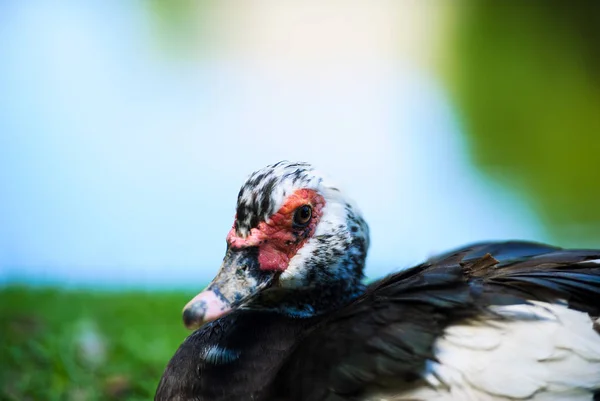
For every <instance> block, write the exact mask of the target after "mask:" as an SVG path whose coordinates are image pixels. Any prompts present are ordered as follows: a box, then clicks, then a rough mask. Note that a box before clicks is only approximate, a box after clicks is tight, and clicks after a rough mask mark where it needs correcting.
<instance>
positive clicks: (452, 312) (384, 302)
mask: <svg viewBox="0 0 600 401" xmlns="http://www.w3.org/2000/svg"><path fill="white" fill-rule="evenodd" d="M539 302H543V305H549V306H550V305H554V304H556V303H560V302H563V305H565V306H564V309H568V310H569V311H571V312H573V311H575V310H576V311H578V312H576V314H577V315H583V313H587V314H590V316H595V317H597V316H598V315H599V314H600V250H565V249H561V248H556V247H551V246H547V245H543V244H537V243H530V242H519V241H509V242H493V243H480V244H474V245H471V246H468V247H465V248H461V249H457V250H454V251H451V252H447V253H445V254H443V255H439V256H436V257H433V258H431V259H430V260H428V261H427V262H425V263H423V264H421V265H419V266H416V267H414V268H412V269H409V270H405V271H401V272H399V273H396V274H393V275H391V276H388V277H386V278H384V279H382V280H380V281H378V282H375V283H373V284H371V285H370V286H369V287H368V289H367V291H366V293H365V294H364V295H363V296H361V297H360V298H358V299H357V300H356V301H355V302H353V303H352V304H351V305H349V306H347V307H346V308H344V309H342V310H340V311H338V312H336V313H335V314H333V315H331V316H330V317H328V318H327V319H325V320H324V321H323V322H322V323H321V324H320V325H319V326H318V327H317V328H315V329H314V330H313V331H312V332H310V333H309V334H308V335H307V336H306V337H305V338H304V339H303V340H302V341H301V342H300V343H299V345H298V347H297V349H296V350H295V352H294V353H293V354H292V355H291V357H290V358H289V359H288V362H287V365H286V366H285V368H284V369H283V371H282V372H281V375H280V379H279V380H278V382H279V385H280V391H281V394H282V396H281V399H287V400H315V401H316V400H319V401H320V400H363V399H370V398H368V394H372V393H373V392H374V391H375V392H377V391H384V390H383V389H386V388H390V385H392V387H393V391H394V394H400V395H399V396H398V397H401V394H402V393H403V392H406V394H408V395H407V396H406V397H408V398H391V397H388V399H394V400H395V399H398V400H400V399H414V400H418V399H429V398H428V397H430V396H432V394H433V393H427V394H426V395H423V397H424V398H419V396H418V395H415V394H421V393H422V394H425V393H423V392H422V391H421V393H419V391H420V390H419V388H422V387H423V386H425V387H428V388H429V390H431V388H432V387H435V386H440V387H441V388H442V390H440V391H449V392H451V391H453V390H451V389H449V387H451V386H452V383H451V381H452V378H451V377H450V376H448V375H449V373H448V372H447V371H444V370H443V369H441V368H444V369H446V368H447V369H446V370H448V369H450V368H448V365H449V362H448V361H440V349H439V348H440V346H441V345H440V344H442V343H443V341H445V338H446V337H448V336H449V334H448V333H449V332H451V331H452V329H453V328H455V327H458V328H460V327H463V326H464V327H467V328H466V329H465V331H463V332H461V331H458V332H456V333H458V335H459V338H458V339H457V341H458V342H459V343H460V342H461V341H463V340H464V341H466V340H467V338H466V336H467V335H468V333H475V332H476V330H475V329H474V327H475V326H477V327H479V326H481V327H483V328H482V330H488V331H490V326H489V325H488V322H489V324H492V323H491V322H494V321H495V322H499V323H500V326H498V328H497V330H495V331H494V332H493V333H491V334H490V335H489V336H487V334H486V336H487V337H486V338H487V339H489V340H490V341H492V340H493V341H495V342H496V343H497V344H496V343H494V344H496V345H497V346H494V347H492V345H493V344H492V345H489V344H488V345H489V347H492V348H493V349H492V348H490V349H488V350H487V351H486V349H485V347H486V346H488V345H485V346H484V345H481V344H479V343H480V342H485V341H483V340H484V338H483V337H482V335H481V334H477V335H474V337H473V338H472V339H471V340H472V341H473V342H474V343H475V344H462V345H459V346H456V347H455V348H458V349H461V347H462V348H465V349H466V348H469V347H471V348H473V347H475V348H477V346H479V345H480V346H481V347H483V348H481V349H480V350H479V351H480V352H479V353H477V354H476V355H475V357H479V358H481V359H485V358H487V357H490V356H491V355H492V353H494V352H495V354H494V355H499V356H501V357H502V352H504V353H505V354H506V351H502V349H503V348H501V347H500V346H499V344H500V343H501V342H502V341H504V342H505V343H506V341H507V340H506V339H505V338H508V337H506V335H504V334H502V333H504V331H506V330H508V329H506V327H508V326H506V327H504V326H502V327H501V325H502V324H504V323H506V322H508V321H513V320H514V321H517V320H518V322H519V324H520V325H519V326H518V330H521V331H523V332H524V333H525V335H526V336H529V337H532V336H538V335H541V336H544V335H546V337H544V338H550V337H549V336H548V335H549V334H550V333H539V332H538V330H540V328H541V327H542V326H539V325H535V322H536V321H538V320H539V319H541V318H540V316H542V315H543V312H542V311H541V309H544V308H545V307H542V308H540V307H539V305H540V303H539ZM515 306H516V307H518V308H521V309H517V310H516V312H517V313H516V315H515V314H514V313H513V315H511V314H510V313H509V314H506V313H505V312H506V310H510V308H513V312H515V310H514V307H515ZM526 307H536V308H538V309H535V310H533V312H531V314H530V315H527V316H525V314H523V313H522V312H523V310H524V309H523V308H526ZM502 308H505V309H502ZM506 308H508V309H506ZM557 310H558V309H557ZM498 311H502V313H499V312H498ZM561 311H562V310H561ZM565 313H566V312H565ZM532 316H533V317H532ZM565 316H566V315H565ZM569 316H571V315H569ZM528 319H532V321H529V320H528ZM585 319H588V320H587V322H588V323H589V330H588V329H585V328H584V329H581V330H588V331H589V332H592V334H591V336H592V337H593V338H592V340H591V341H592V343H591V345H590V346H589V347H588V348H590V349H588V350H587V351H586V352H588V351H589V352H588V354H589V355H592V357H590V358H592V359H591V362H590V365H589V366H588V365H585V364H582V365H581V369H583V371H584V372H587V370H585V369H588V370H589V371H590V372H592V370H590V369H596V370H593V372H592V373H593V375H595V376H593V375H592V376H593V377H592V378H591V379H590V380H591V381H590V380H588V381H587V382H585V383H579V382H578V383H574V384H569V385H570V386H571V387H572V388H575V387H577V386H588V389H589V388H591V387H594V386H597V387H600V336H597V335H596V334H597V333H594V332H593V330H592V325H593V322H592V320H591V319H589V317H588V316H587V315H586V316H585ZM585 319H584V320H582V322H583V323H582V324H583V325H585V324H586V323H585V322H586V320H585ZM481 322H484V323H481ZM523 322H524V323H523ZM578 322H579V321H578ZM482 324H483V326H482ZM558 326H559V323H554V326H552V327H553V329H552V330H554V329H556V328H557V327H558ZM544 327H550V326H544ZM582 327H583V326H582ZM510 329H511V330H512V329H513V327H512V326H511V327H510ZM560 329H561V330H563V331H565V330H567V332H568V330H572V331H575V334H574V335H575V336H577V335H578V333H577V332H576V331H577V330H579V329H580V327H579V326H577V327H576V325H575V324H573V327H572V328H568V327H565V324H563V323H560ZM502 330H504V331H502ZM515 330H517V326H515ZM455 331H456V330H455ZM482 332H483V331H482ZM589 332H586V335H587V336H588V337H586V338H588V339H589V336H590V334H589ZM456 333H455V334H456ZM511 333H512V331H511ZM519 333H521V332H519ZM503 335H504V337H503ZM520 335H522V333H521V334H520ZM460 336H462V337H460ZM509 337H510V336H509ZM503 338H504V339H503ZM464 341H463V342H464ZM586 344H587V343H586ZM549 346H550V347H554V348H558V347H559V346H558V345H556V346H554V345H552V344H550V345H549ZM450 348H451V347H450ZM450 348H449V349H450ZM455 348H452V350H454V349H455ZM554 348H553V349H554ZM595 353H597V356H598V359H597V360H596V359H593V358H595V356H596V354H595ZM588 354H585V352H584V356H585V355H588ZM569 355H570V354H569ZM443 356H444V355H443ZM504 356H506V355H504ZM475 357H473V356H468V358H475ZM510 357H511V358H512V357H515V358H518V357H519V355H516V356H515V355H510ZM523 358H524V360H526V362H527V363H529V364H532V366H533V365H535V364H537V365H539V364H541V363H543V362H542V361H540V360H538V356H536V355H533V356H529V355H527V356H525V354H524V356H523ZM527 358H529V359H527ZM459 359H460V358H459ZM462 359H464V358H462ZM580 359H581V358H580ZM465 363H466V364H467V365H465V366H463V367H461V366H462V365H461V366H459V367H458V368H456V369H455V370H456V371H457V372H458V373H457V374H458V375H459V376H460V375H461V374H463V373H464V374H466V373H468V372H469V368H470V366H469V365H468V364H469V363H471V362H470V361H469V360H468V359H467V361H466V362H465ZM527 363H524V364H523V366H524V368H523V369H525V367H526V366H529V365H527ZM474 364H475V360H473V363H472V365H474ZM568 365H569V366H571V369H574V368H576V367H575V365H574V364H573V362H569V364H568ZM431 366H438V367H440V366H441V368H439V369H437V370H436V369H433V368H431ZM557 366H558V365H557ZM453 368H454V366H453ZM530 368H531V369H534V367H531V366H530ZM461 369H462V370H461ZM492 370H493V369H492ZM492 370H490V371H492ZM544 371H548V367H547V366H544ZM550 372H551V371H550ZM574 372H575V371H574ZM431 374H433V375H436V374H437V376H438V377H437V379H435V380H433V379H431V378H429V379H427V378H426V376H427V375H431ZM444 374H445V375H446V376H444ZM526 374H527V372H525V375H526ZM560 374H562V373H561V372H557V373H556V375H560ZM573 374H574V375H575V374H577V372H575V373H573ZM521 376H523V375H521ZM472 377H478V376H476V375H475V374H473V375H472ZM432 380H433V381H435V383H436V384H435V385H432V384H431V383H432V382H433V381H432ZM457 380H458V379H457ZM465 380H467V379H466V378H465ZM481 380H484V379H481ZM486 380H488V379H486ZM565 380H566V379H565ZM488 381H490V380H488ZM492 382H493V380H492ZM494 383H495V382H494ZM494 383H492V384H489V383H480V384H481V386H480V387H482V388H483V389H484V390H485V391H484V393H485V395H486V396H490V394H492V395H493V394H494V391H496V392H497V394H496V395H498V394H499V395H502V396H506V398H503V399H511V398H510V396H511V395H514V394H512V393H511V392H510V391H511V390H509V389H507V390H504V389H502V388H500V389H496V390H494V388H493V387H494V385H495V384H494ZM459 384H460V385H461V386H462V385H464V383H462V384H461V383H459ZM569 385H567V384H565V388H567V387H568V389H571V387H569ZM486 386H487V387H486ZM544 386H546V387H548V385H547V383H546V382H543V380H542V379H540V380H539V382H538V383H536V386H532V387H531V389H530V388H529V387H527V386H524V385H521V387H520V390H519V389H518V390H515V391H513V393H515V392H516V393H518V392H519V391H525V390H527V391H529V390H531V391H532V394H533V393H535V392H536V391H538V390H539V389H540V388H542V387H544ZM415 389H416V390H415ZM429 390H428V391H429ZM480 390H481V389H480ZM415 391H416V392H415ZM431 391H434V390H431ZM435 391H438V390H435ZM477 391H479V390H477ZM481 391H483V390H481ZM565 391H566V390H565ZM589 391H593V389H591V390H589ZM386 394H387V393H386ZM435 394H438V393H435ZM469 394H471V395H472V394H476V396H477V397H478V398H476V399H483V398H482V397H483V395H482V394H483V393H481V394H479V393H469ZM519 394H520V393H519ZM519 394H517V395H519ZM569 394H570V393H569ZM589 394H591V393H589ZM465 395H467V393H465ZM465 395H463V397H464V396H465ZM515 397H516V396H515ZM588 398H591V397H590V396H588ZM444 399H453V398H444ZM458 399H461V398H458ZM462 399H466V398H462ZM490 399H493V398H490ZM515 399H517V398H515ZM573 399H575V398H573Z"/></svg>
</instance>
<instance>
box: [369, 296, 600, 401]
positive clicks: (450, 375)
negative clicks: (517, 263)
mask: <svg viewBox="0 0 600 401" xmlns="http://www.w3.org/2000/svg"><path fill="white" fill-rule="evenodd" d="M493 311H494V312H495V313H497V314H500V315H502V316H504V317H507V318H508V319H507V320H500V321H498V320H495V321H491V320H481V319H480V320H471V321H466V322H464V323H462V324H459V325H453V326H451V327H449V328H448V329H447V330H446V331H445V333H444V335H443V336H442V337H441V338H440V339H439V340H438V341H437V342H436V344H435V348H434V351H435V356H436V358H437V359H438V361H439V362H433V361H431V362H429V363H428V365H427V368H426V371H425V373H424V379H425V382H426V385H423V386H421V387H418V388H414V389H412V390H410V391H405V392H402V393H398V394H396V395H394V396H389V395H387V396H380V395H372V396H371V397H368V398H367V399H368V400H373V401H374V400H383V399H388V400H390V401H392V400H393V401H400V400H413V401H416V400H437V401H468V400H474V401H500V400H505V401H507V400H533V401H554V400H574V401H577V400H587V401H591V400H592V397H593V391H594V389H598V388H600V335H599V334H598V333H597V332H596V331H595V330H594V329H593V327H592V326H593V321H592V320H591V319H590V318H589V316H588V315H587V314H586V313H581V312H578V311H575V310H572V309H569V308H568V307H567V306H566V305H565V304H548V303H542V302H532V305H511V306H502V307H494V308H493Z"/></svg>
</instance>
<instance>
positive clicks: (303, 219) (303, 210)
mask: <svg viewBox="0 0 600 401" xmlns="http://www.w3.org/2000/svg"><path fill="white" fill-rule="evenodd" d="M311 217H312V208H311V207H310V206H309V205H304V206H300V207H299V208H298V209H296V211H295V212H294V226H296V227H306V226H307V225H308V222H309V221H310V218H311Z"/></svg>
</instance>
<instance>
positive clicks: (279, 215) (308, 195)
mask: <svg viewBox="0 0 600 401" xmlns="http://www.w3.org/2000/svg"><path fill="white" fill-rule="evenodd" d="M303 205H310V206H311V207H312V218H311V220H310V222H309V224H308V226H307V227H304V228H294V224H293V218H294V212H295V211H296V209H298V208H299V207H300V206H303ZM324 206H325V199H323V197H322V196H321V195H319V194H318V193H317V192H316V191H313V190H312V189H299V190H297V191H296V192H294V193H293V194H292V195H290V196H289V197H288V198H287V200H286V201H285V203H284V204H283V206H281V208H280V209H279V210H278V211H277V212H276V213H275V214H273V215H272V216H271V217H270V218H269V219H268V220H267V221H264V222H261V223H259V224H258V227H255V228H253V229H252V230H250V234H249V235H248V236H247V237H245V238H243V237H240V236H238V235H237V233H236V232H235V224H234V227H233V228H232V229H231V231H229V234H227V243H228V244H229V246H231V247H232V248H234V249H235V248H245V247H248V246H258V249H259V251H258V263H259V264H260V269H261V270H271V271H284V270H285V269H286V268H287V267H288V264H289V262H290V259H291V258H293V257H294V255H296V253H297V252H298V250H300V248H302V246H303V245H304V244H305V243H306V241H308V239H309V238H310V237H312V236H313V234H314V233H315V229H316V227H317V224H318V223H319V220H320V219H321V216H322V215H323V207H324Z"/></svg>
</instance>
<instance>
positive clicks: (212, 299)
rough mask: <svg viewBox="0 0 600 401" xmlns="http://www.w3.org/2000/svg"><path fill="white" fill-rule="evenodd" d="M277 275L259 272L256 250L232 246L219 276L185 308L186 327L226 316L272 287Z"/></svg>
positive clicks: (184, 319)
mask: <svg viewBox="0 0 600 401" xmlns="http://www.w3.org/2000/svg"><path fill="white" fill-rule="evenodd" d="M275 274H276V273H275V272H272V271H262V270H260V265H259V263H258V248H257V247H246V248H241V249H232V248H231V247H229V248H228V249H227V253H226V254H225V257H224V258H223V264H222V265H221V269H220V270H219V273H218V274H217V276H216V277H215V278H214V279H213V281H212V282H211V283H210V284H209V285H208V287H207V288H206V289H205V290H204V291H202V292H201V293H200V294H198V295H196V296H195V297H194V298H193V299H192V300H191V301H190V302H188V303H187V305H186V306H185V307H184V308H183V322H184V324H185V326H186V327H187V328H188V329H197V328H198V327H200V326H202V325H203V324H205V323H208V322H210V321H213V320H215V319H218V318H220V317H222V316H225V315H226V314H228V313H229V312H231V311H232V310H234V309H235V308H237V307H239V306H241V305H243V304H245V303H247V302H248V301H250V300H251V299H252V298H253V297H254V296H256V295H257V294H258V293H260V292H261V291H262V290H264V289H266V288H268V287H270V286H271V283H272V282H273V279H274V277H275Z"/></svg>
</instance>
